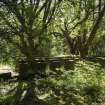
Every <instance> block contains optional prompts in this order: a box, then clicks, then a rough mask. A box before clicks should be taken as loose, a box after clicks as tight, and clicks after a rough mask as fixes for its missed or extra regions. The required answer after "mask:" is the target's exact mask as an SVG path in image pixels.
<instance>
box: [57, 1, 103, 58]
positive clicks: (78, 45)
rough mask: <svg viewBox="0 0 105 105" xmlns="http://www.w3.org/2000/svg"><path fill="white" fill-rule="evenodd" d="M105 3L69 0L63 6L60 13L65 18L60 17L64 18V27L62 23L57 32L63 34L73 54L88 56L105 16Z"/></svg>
mask: <svg viewBox="0 0 105 105" xmlns="http://www.w3.org/2000/svg"><path fill="white" fill-rule="evenodd" d="M104 4H105V2H104V1H103V0H99V1H97V0H92V1H90V0H87V1H86V0H77V2H73V1H72V0H69V1H67V3H66V4H63V5H62V6H61V8H60V13H59V14H63V16H64V18H63V17H60V16H61V15H59V17H60V18H61V19H62V18H63V20H62V21H63V22H64V27H62V25H61V26H60V28H61V33H59V32H57V33H55V34H57V35H58V33H59V35H62V36H63V38H64V39H65V41H66V43H67V45H68V47H69V51H70V53H71V54H75V55H78V54H80V56H81V57H85V56H87V54H88V50H89V48H90V46H91V45H92V43H93V41H94V38H95V36H96V33H97V30H98V29H99V26H100V23H101V22H102V19H103V17H104V13H105V5H104ZM65 5H66V7H65ZM69 13H70V14H69ZM64 14H66V15H64Z"/></svg>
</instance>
